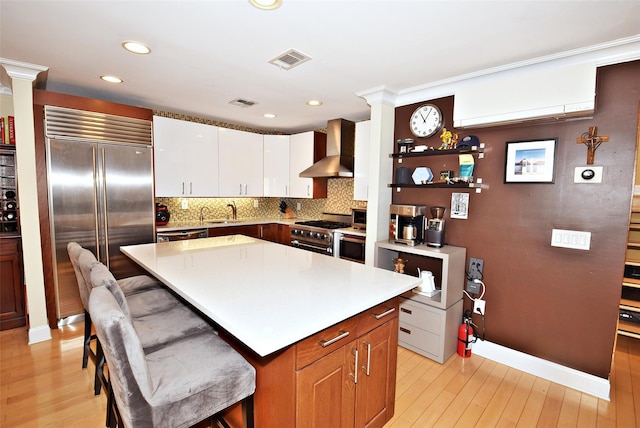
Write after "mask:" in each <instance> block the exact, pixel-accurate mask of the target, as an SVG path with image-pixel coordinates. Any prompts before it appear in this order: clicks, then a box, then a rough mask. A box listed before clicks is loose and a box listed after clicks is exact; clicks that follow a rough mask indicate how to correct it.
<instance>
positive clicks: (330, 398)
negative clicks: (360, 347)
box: [296, 341, 356, 428]
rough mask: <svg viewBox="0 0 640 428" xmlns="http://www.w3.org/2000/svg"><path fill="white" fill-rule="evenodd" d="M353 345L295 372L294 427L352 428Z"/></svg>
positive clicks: (353, 400) (354, 348)
mask: <svg viewBox="0 0 640 428" xmlns="http://www.w3.org/2000/svg"><path fill="white" fill-rule="evenodd" d="M355 350H356V347H355V342H353V341H352V342H351V343H350V344H348V345H345V346H343V347H342V348H340V349H338V350H337V351H334V352H332V353H331V354H329V355H327V356H326V357H324V358H321V359H320V360H318V361H316V362H315V363H313V364H312V365H310V366H308V367H306V368H304V369H302V370H300V371H298V372H297V373H296V380H297V381H296V384H297V398H298V405H297V408H296V422H297V423H296V426H298V427H308V428H324V427H336V428H338V427H353V426H354V416H355V410H354V409H355V392H356V389H355V387H356V385H355V384H354V365H355Z"/></svg>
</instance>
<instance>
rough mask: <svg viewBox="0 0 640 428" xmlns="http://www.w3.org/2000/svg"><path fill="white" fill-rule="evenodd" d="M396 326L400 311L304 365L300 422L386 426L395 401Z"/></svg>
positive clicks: (315, 426) (299, 383) (318, 425)
mask: <svg viewBox="0 0 640 428" xmlns="http://www.w3.org/2000/svg"><path fill="white" fill-rule="evenodd" d="M397 332H398V319H397V317H395V318H394V319H392V320H390V321H388V322H386V323H385V324H383V325H381V326H379V327H377V328H376V329H374V330H373V331H371V332H369V333H367V334H365V335H364V336H361V337H360V338H358V339H357V340H354V341H351V342H350V343H348V344H345V345H344V346H343V347H342V348H340V349H338V350H337V351H334V352H332V353H331V354H329V355H327V356H325V357H323V358H321V359H319V360H318V361H316V362H314V363H313V364H311V365H309V366H307V367H305V368H304V369H302V370H299V371H298V372H297V376H296V377H297V393H298V405H297V411H296V414H297V424H296V426H298V427H313V428H324V427H358V428H360V427H366V428H381V427H382V426H384V424H385V423H386V422H387V421H388V420H389V419H391V417H392V416H393V409H394V403H395V380H396V366H397V343H398V337H397ZM336 409H340V410H341V411H340V412H337V411H336Z"/></svg>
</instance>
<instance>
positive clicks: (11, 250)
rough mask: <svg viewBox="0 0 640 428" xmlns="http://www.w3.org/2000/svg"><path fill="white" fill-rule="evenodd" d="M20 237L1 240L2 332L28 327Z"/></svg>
mask: <svg viewBox="0 0 640 428" xmlns="http://www.w3.org/2000/svg"><path fill="white" fill-rule="evenodd" d="M22 278H23V268H22V248H21V241H20V237H17V236H16V237H6V238H5V237H3V238H0V330H8V329H11V328H17V327H22V326H24V325H26V316H25V308H24V285H23V284H24V281H23V279H22Z"/></svg>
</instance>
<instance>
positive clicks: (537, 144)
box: [504, 138, 558, 183]
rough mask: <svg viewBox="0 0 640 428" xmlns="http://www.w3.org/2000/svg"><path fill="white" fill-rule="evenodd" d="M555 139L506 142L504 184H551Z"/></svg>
mask: <svg viewBox="0 0 640 428" xmlns="http://www.w3.org/2000/svg"><path fill="white" fill-rule="evenodd" d="M557 143H558V139H557V138H549V139H546V140H534V141H507V160H506V162H505V170H504V182H505V183H553V182H554V179H555V168H556V146H557Z"/></svg>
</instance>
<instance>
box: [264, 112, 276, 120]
mask: <svg viewBox="0 0 640 428" xmlns="http://www.w3.org/2000/svg"><path fill="white" fill-rule="evenodd" d="M263 116H264V117H266V118H267V119H273V118H274V117H276V115H275V114H273V113H265V114H263Z"/></svg>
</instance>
